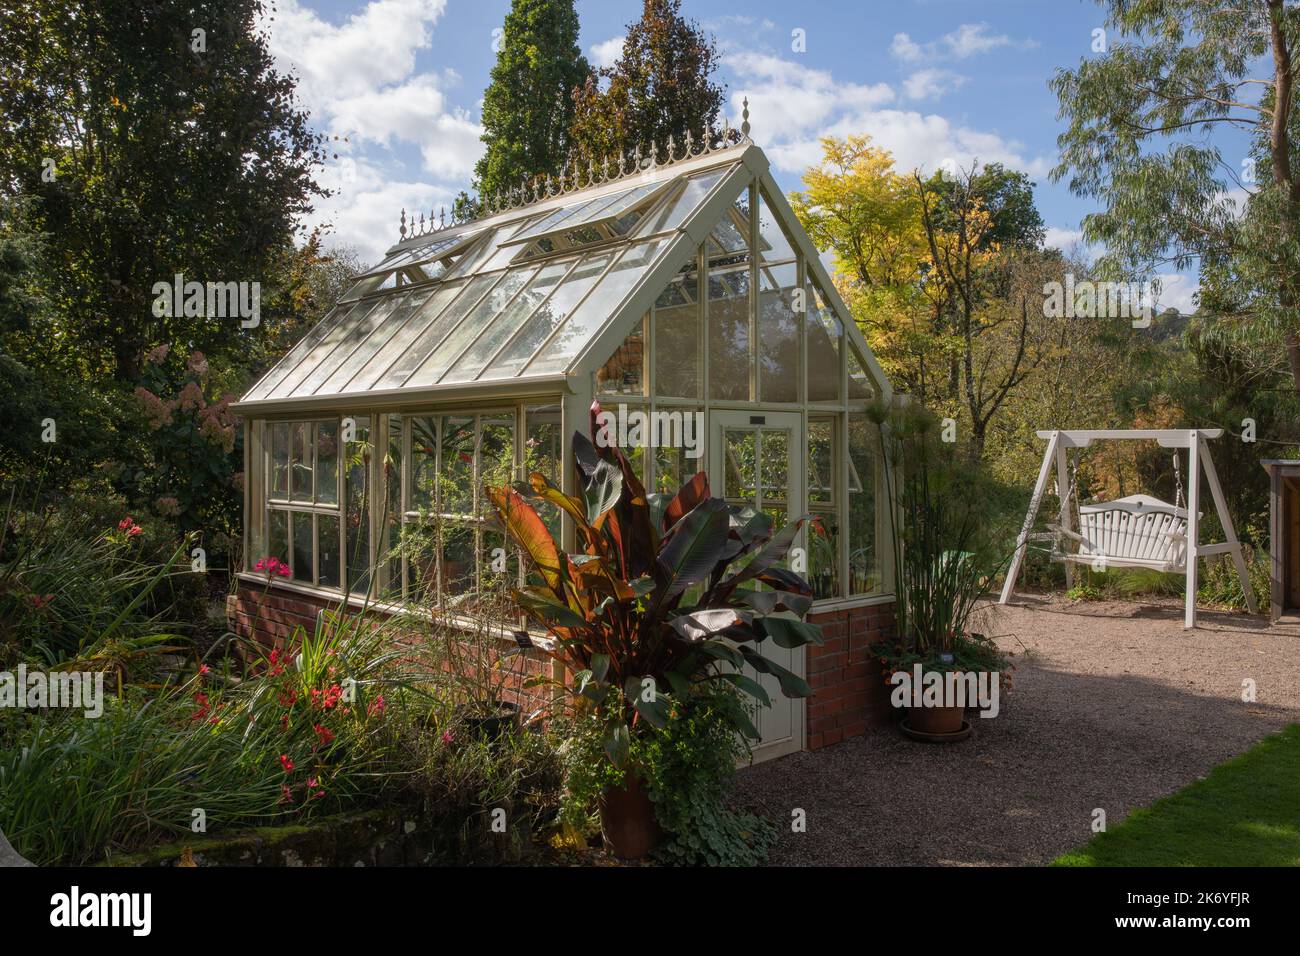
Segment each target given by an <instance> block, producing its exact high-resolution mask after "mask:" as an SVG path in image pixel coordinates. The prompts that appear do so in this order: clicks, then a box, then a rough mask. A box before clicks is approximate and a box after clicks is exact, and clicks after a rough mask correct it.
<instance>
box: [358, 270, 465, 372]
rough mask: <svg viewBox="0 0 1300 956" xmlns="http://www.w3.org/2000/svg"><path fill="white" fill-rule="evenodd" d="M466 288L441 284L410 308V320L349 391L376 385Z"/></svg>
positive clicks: (399, 329)
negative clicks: (417, 306)
mask: <svg viewBox="0 0 1300 956" xmlns="http://www.w3.org/2000/svg"><path fill="white" fill-rule="evenodd" d="M462 288H464V286H463V285H462V284H461V283H456V282H453V283H447V284H444V285H440V286H438V287H437V291H436V292H434V293H433V295H432V296H429V297H428V298H425V299H424V300H423V304H422V305H420V307H419V309H418V311H411V310H408V311H407V313H406V315H407V318H406V321H404V322H403V323H402V324H401V326H400V327H398V328H397V330H396V331H395V332H394V333H393V335H392V337H391V338H390V339H389V340H388V341H387V342H386V343H385V344H384V346H383V348H381V349H380V350H379V351H378V352H376V353H375V355H374V356H373V357H372V358H371V359H370V361H369V362H367V363H366V366H365V368H363V369H362V370H361V371H360V372H358V373H357V374H356V376H355V377H354V378H353V379H352V381H351V382H350V383H349V391H353V392H362V391H369V390H370V389H372V388H374V387H375V385H376V383H378V382H379V381H380V379H381V378H383V376H384V374H385V373H386V372H387V371H388V370H389V369H390V368H391V367H393V366H394V365H395V364H397V362H398V360H399V359H400V358H401V357H402V356H403V355H406V354H407V353H408V352H409V351H410V349H411V347H412V345H413V344H414V342H415V340H416V338H417V336H419V335H420V333H422V332H423V331H424V330H425V329H427V328H429V326H430V325H432V324H433V322H434V321H435V320H436V319H437V318H438V315H439V313H441V312H442V310H443V309H444V308H445V307H446V306H447V303H449V302H451V300H452V299H454V298H455V297H456V294H457V293H459V292H460V290H461V289H462ZM390 324H391V323H390Z"/></svg>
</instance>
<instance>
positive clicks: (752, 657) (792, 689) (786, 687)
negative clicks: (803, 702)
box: [737, 644, 812, 697]
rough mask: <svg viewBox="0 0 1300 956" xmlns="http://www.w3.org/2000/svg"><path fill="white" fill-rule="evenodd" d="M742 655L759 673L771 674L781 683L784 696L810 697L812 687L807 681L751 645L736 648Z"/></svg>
mask: <svg viewBox="0 0 1300 956" xmlns="http://www.w3.org/2000/svg"><path fill="white" fill-rule="evenodd" d="M737 650H739V651H740V654H741V656H742V657H744V658H745V660H746V661H748V662H749V666H750V667H752V668H754V670H756V671H758V672H759V673H760V674H771V675H772V676H773V677H775V678H776V679H777V681H778V682H779V683H780V685H781V693H783V694H785V696H786V697H811V696H812V687H810V686H809V685H808V682H807V681H806V680H804V679H803V678H802V677H800V676H798V675H797V674H794V673H792V672H791V671H788V670H786V669H785V668H784V667H782V666H781V665H780V664H777V663H776V662H775V661H772V660H769V659H768V658H766V657H764V656H763V655H762V654H760V653H758V651H756V650H754V649H753V648H752V647H747V646H745V645H744V644H742V645H740V647H738V648H737Z"/></svg>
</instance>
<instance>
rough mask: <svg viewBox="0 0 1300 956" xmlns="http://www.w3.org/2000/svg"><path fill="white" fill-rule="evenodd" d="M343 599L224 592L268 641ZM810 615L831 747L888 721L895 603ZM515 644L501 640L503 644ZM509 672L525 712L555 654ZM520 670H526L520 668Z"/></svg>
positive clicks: (513, 696) (820, 713)
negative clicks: (878, 649) (888, 654)
mask: <svg viewBox="0 0 1300 956" xmlns="http://www.w3.org/2000/svg"><path fill="white" fill-rule="evenodd" d="M338 606H339V602H338V601H327V600H325V599H323V598H319V597H315V596H313V595H310V594H302V593H300V592H297V591H289V590H286V589H282V588H277V587H274V586H272V587H271V588H270V589H269V590H268V589H266V588H264V587H256V586H251V585H249V586H241V587H240V588H239V590H238V591H237V592H236V593H234V594H231V595H230V596H229V597H228V598H227V600H226V616H227V618H228V619H229V622H230V626H231V629H232V630H233V631H235V633H237V634H239V635H240V636H241V637H245V638H249V639H251V640H255V641H257V642H258V643H260V644H262V645H263V646H264V647H267V648H268V649H269V648H271V647H285V646H287V645H289V644H290V643H291V639H292V635H293V632H294V630H295V629H296V628H298V627H302V628H303V629H304V630H306V631H308V632H310V631H312V630H313V629H314V628H315V627H316V616H317V614H319V613H320V611H321V610H323V609H325V608H332V609H335V610H337V609H338ZM808 620H809V621H810V622H812V623H814V624H818V625H820V626H821V629H822V637H823V640H824V641H825V643H824V644H823V645H822V646H821V647H817V646H814V645H809V646H808V649H807V653H808V658H807V674H808V683H809V684H811V685H812V689H813V696H812V697H810V698H809V699H808V702H807V708H808V710H807V736H808V749H809V750H817V749H819V748H821V747H829V746H830V745H831V744H837V743H839V742H840V741H841V740H845V739H847V738H849V737H855V736H857V735H859V734H861V733H864V732H865V731H866V730H867V729H868V728H871V727H880V726H884V725H886V724H888V723H889V722H890V720H891V719H892V718H891V714H890V706H889V688H888V686H887V685H886V684H885V682H884V676H883V673H882V671H881V667H880V659H879V658H878V657H877V656H876V655H875V654H874V653H872V650H871V648H872V645H874V644H878V643H879V642H881V641H884V640H886V639H887V638H889V637H892V636H893V634H894V628H895V619H894V605H893V604H892V603H890V604H878V605H873V606H870V607H855V608H848V609H846V610H832V611H824V612H821V613H813V614H810V615H809V616H808ZM511 647H513V644H510V643H508V642H502V649H503V651H505V650H509V649H510V648H511ZM505 666H506V667H507V668H508V669H509V670H510V672H511V673H512V675H519V676H512V677H511V679H510V682H509V686H508V688H507V690H506V692H505V695H504V696H505V698H506V699H507V700H510V701H512V702H514V703H516V704H518V705H519V706H520V707H521V708H522V709H523V710H524V711H525V712H526V713H527V712H531V711H534V710H536V709H538V708H540V707H542V706H543V704H544V703H545V692H544V689H543V688H531V687H530V688H521V687H519V686H518V685H519V684H520V683H522V677H523V676H524V675H527V676H532V675H537V674H549V673H550V667H551V661H550V659H549V658H547V657H545V656H544V655H542V654H540V653H539V652H537V651H528V652H526V653H525V656H524V661H523V667H522V668H521V667H520V663H519V660H518V658H517V657H516V658H512V660H511V662H510V663H509V664H507V665H505ZM521 672H522V673H521Z"/></svg>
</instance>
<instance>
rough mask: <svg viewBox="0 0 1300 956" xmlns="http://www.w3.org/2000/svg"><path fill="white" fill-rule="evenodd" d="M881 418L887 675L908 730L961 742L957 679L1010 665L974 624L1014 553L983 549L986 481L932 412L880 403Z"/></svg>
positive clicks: (963, 729) (965, 729) (990, 675)
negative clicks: (890, 582)
mask: <svg viewBox="0 0 1300 956" xmlns="http://www.w3.org/2000/svg"><path fill="white" fill-rule="evenodd" d="M873 415H874V416H875V417H876V419H877V424H878V425H879V426H880V428H879V435H880V444H881V450H882V454H883V455H884V460H885V461H886V462H887V463H888V465H889V466H888V467H886V468H885V469H884V472H885V487H886V491H887V494H888V495H889V500H890V503H891V508H890V530H891V539H892V545H893V549H894V560H895V564H894V566H895V567H896V568H897V569H898V587H897V605H896V617H897V621H898V635H897V637H896V639H895V640H894V641H892V642H890V643H889V644H887V645H886V646H885V647H884V648H883V649H882V651H881V653H880V660H881V664H882V666H883V670H884V675H885V681H886V683H889V684H892V685H894V688H895V692H894V694H893V695H892V696H893V702H894V704H895V707H899V708H900V709H905V710H906V716H905V717H904V719H903V724H902V727H903V730H904V732H907V733H911V734H912V735H915V736H917V737H918V738H920V739H925V740H929V741H935V742H943V741H953V740H958V739H962V738H963V737H965V736H966V735H967V734H968V733H969V726H968V725H967V723H966V720H965V711H966V709H967V706H966V705H967V703H968V698H967V697H966V696H965V695H961V698H960V699H958V698H956V697H955V696H954V694H953V693H952V691H953V689H954V688H955V687H956V686H957V683H958V682H957V681H956V680H955V679H952V678H955V677H956V676H957V675H968V674H983V675H984V678H983V679H984V680H985V681H986V682H987V681H988V680H999V681H1000V680H1001V673H1002V671H1004V670H1006V669H1007V667H1009V666H1010V662H1009V660H1008V658H1007V657H1006V655H1005V654H1003V653H1002V652H1001V651H999V650H998V648H997V646H996V645H995V644H993V642H992V641H990V640H988V639H987V638H985V637H983V636H982V635H977V634H972V633H971V632H970V631H969V627H968V625H969V622H970V618H971V615H972V613H973V612H974V611H975V606H976V604H977V602H978V601H979V600H980V599H981V598H982V597H983V595H984V592H985V590H986V589H987V587H988V583H989V581H991V580H992V579H993V578H994V576H995V575H996V574H997V573H998V572H999V571H1000V570H1001V569H1002V568H1003V567H1005V565H1006V562H1007V560H1008V558H1006V557H1003V558H996V557H991V556H990V555H988V554H987V553H984V552H982V551H981V550H980V548H979V541H978V537H979V529H980V525H981V521H980V518H981V516H980V514H979V512H978V510H977V509H978V507H979V505H978V503H979V501H980V500H982V496H981V495H978V494H972V493H971V490H972V485H973V484H974V483H975V482H977V480H978V478H977V476H975V475H974V474H973V472H972V471H971V470H970V469H967V468H964V467H963V466H962V463H961V462H959V461H958V460H957V458H956V455H955V454H954V450H953V448H952V446H950V445H949V446H946V447H943V446H941V445H938V444H936V443H935V442H934V434H935V431H934V428H933V424H934V423H933V420H932V418H931V417H930V416H929V415H928V413H926V412H925V411H924V410H922V409H918V408H913V407H906V408H904V409H901V410H886V409H884V407H883V406H881V405H877V406H876V408H875V409H874V411H873ZM904 443H906V447H907V453H906V455H904V454H903V453H902V446H903V444H904ZM900 675H902V676H900ZM949 675H952V678H950V677H949ZM920 685H923V686H920ZM936 690H938V691H939V692H938V694H937V695H936V693H934V692H935V691H936ZM926 691H929V693H927V692H926Z"/></svg>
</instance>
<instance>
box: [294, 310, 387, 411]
mask: <svg viewBox="0 0 1300 956" xmlns="http://www.w3.org/2000/svg"><path fill="white" fill-rule="evenodd" d="M405 299H406V296H405V295H391V296H388V297H386V298H383V299H380V300H379V302H378V304H376V305H375V307H374V308H373V309H371V310H370V311H369V312H368V313H366V315H365V317H364V318H362V320H361V321H360V322H357V323H355V324H353V325H352V326H350V327H349V328H348V330H347V331H346V332H345V333H344V334H343V336H342V338H341V340H340V341H339V342H338V343H337V344H336V347H335V348H334V350H333V351H332V352H330V354H329V355H327V356H325V358H323V359H322V360H321V362H320V364H318V365H317V366H316V367H315V368H314V369H312V370H311V373H310V374H309V375H307V376H306V377H305V378H304V379H303V380H302V381H301V382H299V383H298V384H297V385H296V386H295V387H294V389H293V392H294V393H295V394H300V395H311V394H314V393H315V392H316V390H317V389H318V388H320V387H321V385H323V384H324V383H325V381H326V379H328V378H329V377H330V376H331V375H333V374H334V373H335V372H336V371H338V369H339V366H341V365H342V364H343V363H344V362H346V361H347V360H348V357H349V356H350V355H351V354H352V353H353V352H354V351H355V350H356V349H357V348H359V347H360V346H361V345H362V343H364V342H365V340H366V339H368V338H369V337H370V336H372V335H374V334H375V332H376V331H378V330H379V328H380V327H381V326H382V325H383V324H384V322H385V321H387V319H388V318H389V316H391V315H392V314H393V312H394V311H396V310H397V308H398V306H400V305H401V304H402V303H403V302H404V301H405Z"/></svg>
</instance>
